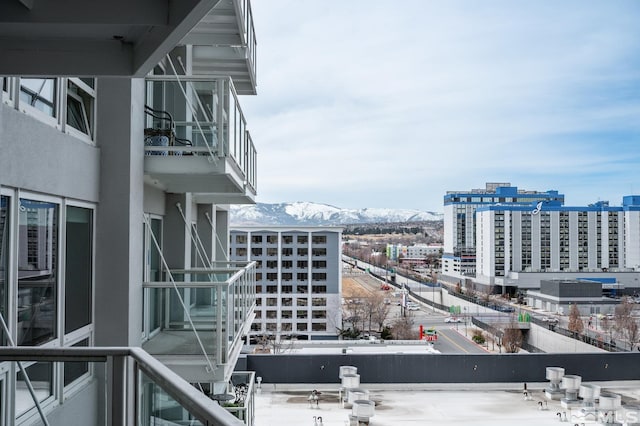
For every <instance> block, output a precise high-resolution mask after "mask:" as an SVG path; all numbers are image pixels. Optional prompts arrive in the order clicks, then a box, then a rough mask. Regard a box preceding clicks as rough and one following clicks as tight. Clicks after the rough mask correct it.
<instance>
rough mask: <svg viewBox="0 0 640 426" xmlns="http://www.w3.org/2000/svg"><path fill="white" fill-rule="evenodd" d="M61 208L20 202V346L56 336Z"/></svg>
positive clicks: (26, 201) (25, 201)
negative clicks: (59, 211)
mask: <svg viewBox="0 0 640 426" xmlns="http://www.w3.org/2000/svg"><path fill="white" fill-rule="evenodd" d="M57 261H58V206H57V205H56V204H52V203H46V202H41V201H32V200H24V199H22V200H20V212H19V230H18V295H17V297H18V345H24V346H34V345H40V344H42V343H45V342H48V341H50V340H52V339H54V338H55V337H56V324H57V321H56V318H57V312H58V307H57V302H56V300H57V290H58V288H57V281H58V270H57Z"/></svg>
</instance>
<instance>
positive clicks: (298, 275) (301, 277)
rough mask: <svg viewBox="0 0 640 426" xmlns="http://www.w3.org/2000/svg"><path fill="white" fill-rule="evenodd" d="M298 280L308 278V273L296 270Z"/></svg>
mask: <svg viewBox="0 0 640 426" xmlns="http://www.w3.org/2000/svg"><path fill="white" fill-rule="evenodd" d="M296 276H297V278H298V281H306V280H308V279H309V274H307V273H306V272H298V273H297V274H296Z"/></svg>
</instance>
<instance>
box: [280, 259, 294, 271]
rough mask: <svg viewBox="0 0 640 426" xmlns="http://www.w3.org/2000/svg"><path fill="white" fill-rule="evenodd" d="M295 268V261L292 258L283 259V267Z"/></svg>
mask: <svg viewBox="0 0 640 426" xmlns="http://www.w3.org/2000/svg"><path fill="white" fill-rule="evenodd" d="M291 268H293V262H292V261H290V260H283V261H282V269H291Z"/></svg>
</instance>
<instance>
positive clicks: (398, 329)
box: [391, 315, 418, 340]
mask: <svg viewBox="0 0 640 426" xmlns="http://www.w3.org/2000/svg"><path fill="white" fill-rule="evenodd" d="M414 327H415V321H414V320H413V315H407V316H406V317H403V316H400V317H398V318H396V320H395V321H393V323H392V324H391V334H392V335H393V338H394V339H396V340H414V339H416V337H418V333H417V332H416V331H415V330H414Z"/></svg>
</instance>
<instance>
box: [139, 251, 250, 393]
mask: <svg viewBox="0 0 640 426" xmlns="http://www.w3.org/2000/svg"><path fill="white" fill-rule="evenodd" d="M163 275H164V276H165V281H160V282H145V283H143V288H144V291H145V292H147V293H148V296H147V298H148V300H150V301H151V303H149V305H150V306H149V307H148V309H150V310H151V312H150V316H151V317H152V318H155V324H156V329H155V330H153V331H152V332H151V334H150V336H151V337H150V338H149V339H148V340H147V341H146V342H144V343H143V345H142V347H143V348H144V349H145V350H146V351H147V352H149V353H150V354H152V355H154V356H155V357H156V358H158V359H160V360H161V361H162V362H163V363H164V364H166V365H167V366H168V367H170V368H171V369H172V370H174V371H175V372H177V373H178V374H179V375H180V376H182V377H183V378H185V379H186V380H188V381H189V382H228V381H229V380H230V378H231V374H232V372H233V369H234V367H235V364H236V361H237V359H238V356H239V354H240V350H241V349H242V345H243V341H242V337H243V336H244V335H246V334H247V332H248V331H249V328H250V326H251V322H252V321H253V316H254V313H253V310H254V307H255V298H256V295H255V294H256V292H255V289H256V286H255V262H250V263H249V262H217V263H216V264H214V267H213V269H191V270H171V271H168V272H165V273H164V274H163Z"/></svg>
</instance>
